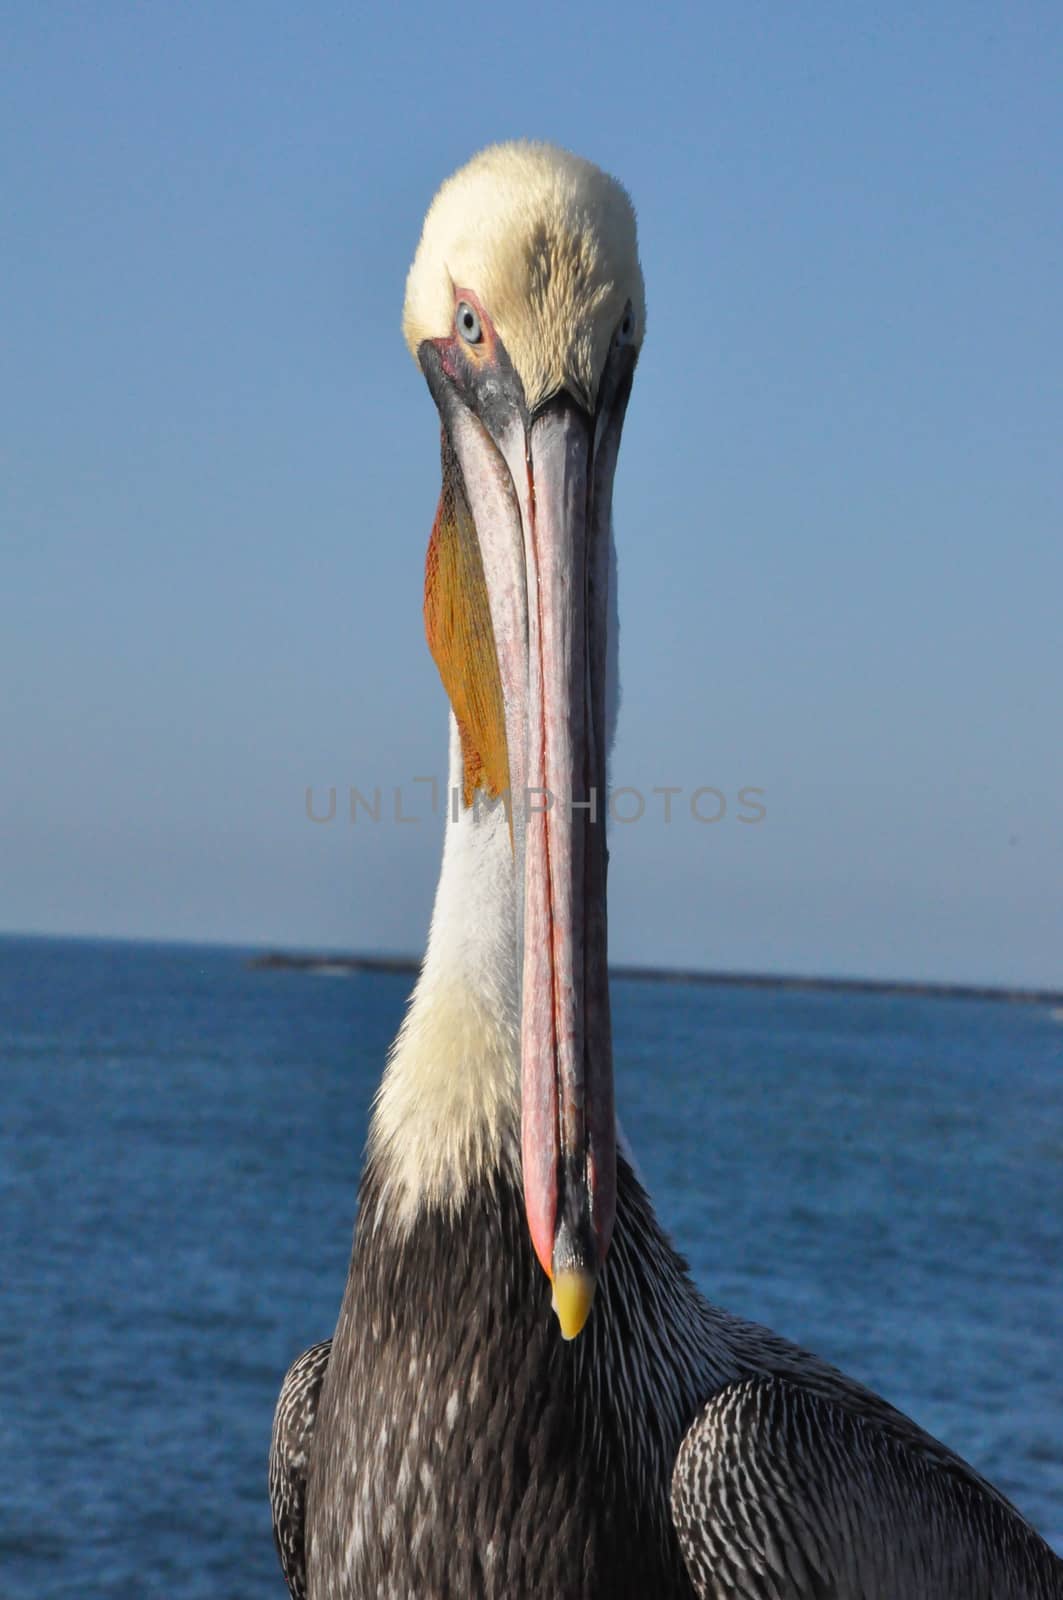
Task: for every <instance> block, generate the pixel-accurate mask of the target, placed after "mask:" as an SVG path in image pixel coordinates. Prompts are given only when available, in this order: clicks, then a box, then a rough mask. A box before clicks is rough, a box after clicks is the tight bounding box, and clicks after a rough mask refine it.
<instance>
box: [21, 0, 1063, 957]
mask: <svg viewBox="0 0 1063 1600" xmlns="http://www.w3.org/2000/svg"><path fill="white" fill-rule="evenodd" d="M0 61H2V65H0V76H2V87H3V93H2V95H0V122H2V139H0V173H2V180H0V181H2V190H3V217H4V221H3V232H2V237H3V244H2V249H0V296H2V302H3V306H4V318H3V333H2V349H0V367H2V371H3V383H2V385H0V408H2V415H0V434H2V439H3V444H2V447H0V448H2V457H0V672H2V682H3V685H4V691H3V695H2V697H0V739H2V744H0V749H2V752H3V781H2V784H0V927H5V928H8V929H11V930H35V931H50V932H75V933H103V934H128V935H144V936H155V937H166V936H176V937H184V938H210V939H234V940H239V941H254V942H270V943H282V944H309V945H326V944H327V945H337V946H349V947H358V948H384V949H393V950H395V949H397V950H417V949H419V948H420V947H421V945H422V943H423V939H424V934H425V929H426V926H427V919H428V914H429V909H430V905H431V895H432V890H433V887H434V881H435V871H436V864H437V859H438V851H439V823H438V822H437V821H433V820H432V819H431V818H427V817H426V818H423V820H422V821H421V822H419V823H417V824H415V825H411V826H400V825H398V824H396V823H395V822H394V821H391V822H387V821H385V820H383V819H382V820H381V822H380V823H379V824H372V823H370V822H368V821H366V820H365V819H363V820H362V821H360V822H359V823H357V824H356V825H354V826H352V825H351V824H350V823H348V822H345V821H344V820H342V811H343V802H344V797H345V794H346V790H347V789H348V787H349V786H350V785H357V786H358V787H360V788H362V789H372V788H373V787H375V786H376V785H380V786H381V787H382V788H383V790H384V797H385V810H386V808H387V806H388V805H389V804H391V800H390V793H389V791H390V790H391V789H392V788H393V787H394V786H399V787H400V788H402V789H403V793H404V796H405V799H404V805H405V808H406V810H407V811H408V812H411V813H413V812H418V811H419V812H421V813H423V812H424V811H425V810H426V804H425V800H424V791H423V790H418V789H416V788H415V787H411V786H410V781H411V779H412V778H413V776H415V775H421V774H428V773H432V772H437V773H440V774H442V773H443V770H444V759H445V702H444V700H443V696H442V691H441V689H440V688H439V685H438V682H437V680H436V677H435V673H434V669H433V667H432V664H431V661H430V659H429V657H428V655H427V652H426V649H425V647H424V642H423V636H422V632H421V619H420V588H421V578H422V565H423V557H424V549H425V545H426V543H427V539H428V534H429V531H430V526H431V520H432V514H433V509H434V503H435V497H436V493H437V487H438V481H437V480H438V461H437V424H436V419H435V415H434V411H433V408H432V405H431V401H430V399H429V397H428V395H427V391H426V390H425V388H424V384H423V381H422V379H421V377H420V375H419V373H418V372H417V370H416V369H415V367H414V366H413V364H412V363H411V362H410V360H409V358H408V356H407V354H406V352H405V349H404V347H403V344H402V341H401V336H400V333H399V315H400V310H401V303H402V293H403V284H404V277H405V272H406V268H407V266H408V263H409V259H410V256H411V254H412V251H413V247H414V244H415V242H416V239H417V235H418V231H419V227H420V222H421V218H422V215H423V213H424V210H425V207H426V206H427V204H428V201H429V200H430V199H431V196H432V193H433V192H434V189H435V188H436V186H437V184H438V183H439V182H440V181H441V180H442V179H443V178H444V177H445V176H446V175H447V174H448V173H449V172H450V171H451V170H453V169H454V168H455V167H456V166H458V165H460V163H461V162H462V161H464V160H465V159H466V158H467V157H468V156H469V155H470V154H471V153H472V152H473V151H475V150H476V149H478V148H479V147H480V146H482V145H484V144H485V143H489V142H491V141H493V140H496V139H500V138H506V137H512V136H516V135H530V136H535V137H546V138H550V139H553V140H555V141H557V142H559V143H562V144H566V145H569V146H570V147H572V148H573V149H576V150H578V151H579V152H580V153H582V154H585V155H587V156H589V157H591V158H592V159H594V160H596V161H598V162H599V163H600V164H601V165H603V166H605V167H606V168H608V169H609V170H610V171H612V172H614V173H615V174H617V175H618V176H619V177H620V178H621V179H622V180H623V181H624V182H625V183H626V185H627V186H628V188H629V190H630V192H631V194H632V196H633V198H634V200H635V203H636V206H637V208H638V213H639V224H640V237H641V249H642V258H643V265H644V269H645V273H646V279H647V287H648V298H649V332H648V337H647V342H646V346H645V350H644V354H643V358H642V361H641V363H640V368H639V373H638V378H637V382H636V388H635V394H634V397H633V400H632V404H631V408H630V411H629V417H628V427H627V432H626V437H625V442H624V448H623V452H622V456H621V465H620V470H619V475H618V483H617V516H616V520H617V534H618V542H619V551H620V573H621V616H622V641H621V668H622V679H623V685H624V706H623V711H622V721H621V735H620V740H619V744H618V749H617V753H616V761H615V777H616V780H617V781H618V782H620V783H624V784H627V785H631V786H634V787H637V788H640V789H641V790H642V791H643V792H644V793H646V794H647V796H648V802H649V803H648V805H647V812H646V815H645V816H644V817H643V819H642V820H641V821H640V822H639V823H638V824H637V825H631V826H628V827H624V828H619V827H618V828H617V829H616V830H615V833H614V839H613V859H612V868H611V887H612V913H611V939H612V949H613V953H614V955H615V957H616V958H617V959H626V960H639V961H647V962H684V963H689V964H693V965H706V966H712V967H731V968H746V969H748V968H757V969H768V970H771V969H778V970H802V971H809V972H836V973H866V974H874V975H891V976H892V975H908V976H915V977H941V978H954V979H972V980H990V981H1007V982H1027V983H1053V982H1059V981H1060V978H1061V973H1063V961H1061V956H1063V825H1061V823H1063V629H1061V627H1060V612H1061V603H1063V537H1061V534H1063V451H1061V448H1060V446H1061V440H1063V386H1061V378H1060V374H1061V372H1063V348H1061V346H1063V336H1061V323H1060V310H1059V305H1060V294H1059V285H1060V283H1061V282H1063V194H1061V188H1063V179H1061V174H1063V117H1061V113H1060V97H1059V83H1060V81H1061V77H1063V13H1061V12H1060V11H1059V8H1058V7H1057V6H1054V5H1048V4H1045V5H1022V4H1018V5H1015V6H1012V7H1007V8H1005V7H1000V6H993V7H990V6H983V5H979V4H977V3H975V4H965V5H963V6H958V5H956V6H953V5H944V4H942V5H938V6H936V7H929V8H928V7H915V6H912V5H907V4H896V5H891V6H889V7H881V8H869V7H854V6H843V5H837V6H830V5H820V4H809V5H804V6H801V7H783V6H762V5H757V4H744V5H741V6H737V5H729V6H726V7H725V6H722V5H709V6H699V7H694V6H690V7H679V8H674V9H669V10H668V11H667V12H658V13H656V14H653V13H651V12H650V11H649V10H648V9H646V8H643V7H639V8H637V9H636V8H635V7H633V6H630V5H623V4H621V5H612V6H610V7H608V8H604V7H601V6H595V5H590V6H588V7H584V8H576V7H573V6H571V5H565V6H561V5H555V4H537V5H536V6H534V7H527V8H520V7H516V8H514V7H512V6H510V7H505V6H487V5H484V4H479V3H474V4H470V5H466V6H463V7H461V8H459V9H457V10H455V9H454V8H440V7H435V6H431V7H430V6H427V5H418V6H409V7H404V8H401V10H390V9H389V10H387V11H385V9H384V8H378V9H377V10H376V12H375V13H374V14H368V15H366V14H362V15H359V13H358V10H357V9H356V8H355V7H353V6H339V5H327V4H320V5H315V6H311V7H305V8H302V9H301V10H297V9H296V8H295V7H294V6H291V5H288V6H279V5H274V4H267V3H261V0H258V3H256V4H254V5H250V4H248V5H235V4H225V5H211V6H207V5H181V6H166V7H164V6H145V5H113V4H110V5H109V4H98V5H94V6H91V7H88V6H86V7H73V6H60V5H47V4H42V5H37V6H15V5H7V6H4V7H3V8H2V10H0ZM308 785H313V786H315V789H316V793H317V794H318V796H319V797H320V798H321V800H322V801H323V799H324V796H325V792H326V790H327V788H328V786H330V785H335V786H337V788H338V790H339V810H340V815H338V816H337V820H336V822H335V823H334V824H331V825H329V826H315V825H313V824H312V823H310V822H309V821H308V820H307V818H306V815H305V791H306V788H307V786H308ZM655 785H657V786H660V785H670V786H677V787H680V788H682V789H683V791H684V794H683V796H682V797H680V799H679V800H678V801H677V802H676V810H675V814H674V816H673V821H672V823H671V824H668V825H666V824H665V823H664V821H663V815H662V812H663V801H661V800H660V799H659V797H658V798H656V799H655V798H654V797H653V796H652V795H651V793H650V791H651V790H652V789H653V787H654V786H655ZM701 786H713V787H714V788H717V789H719V790H721V791H722V792H723V794H724V795H725V797H726V798H727V800H728V812H727V814H726V815H725V816H724V818H723V819H722V821H721V822H720V823H718V824H715V825H704V824H699V823H697V822H695V821H694V820H693V819H692V817H691V816H690V813H689V796H690V794H691V792H692V791H693V790H695V789H697V788H698V787H701ZM743 786H756V787H758V788H760V789H762V790H763V791H764V796H765V804H766V807H767V815H766V817H765V819H764V821H763V822H762V823H761V824H759V825H758V826H748V825H742V824H740V823H739V822H738V820H737V810H738V806H737V793H738V790H739V789H740V788H742V787H743ZM716 804H717V803H716V802H713V801H710V800H703V806H704V808H705V809H706V810H707V811H708V810H709V808H710V807H711V806H713V805H716ZM710 814H711V812H710Z"/></svg>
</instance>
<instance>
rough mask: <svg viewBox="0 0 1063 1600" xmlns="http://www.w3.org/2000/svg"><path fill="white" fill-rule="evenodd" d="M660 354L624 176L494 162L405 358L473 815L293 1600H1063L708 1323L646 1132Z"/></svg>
mask: <svg viewBox="0 0 1063 1600" xmlns="http://www.w3.org/2000/svg"><path fill="white" fill-rule="evenodd" d="M645 323H646V312H645V301H644V295H643V282H642V273H641V269H640V266H639V258H638V248H637V241H636V230H635V217H634V213H633V211H632V207H631V203H630V201H629V199H628V197H627V195H626V193H625V191H624V190H623V189H622V188H621V186H620V185H619V184H618V183H617V182H615V181H614V180H613V179H612V178H610V177H608V176H606V175H605V174H604V173H603V172H601V171H599V170H598V169H597V168H596V167H594V166H592V165H591V164H589V163H588V162H586V161H583V160H579V159H577V158H576V157H575V156H572V155H569V154H567V153H565V152H564V151H561V150H558V149H555V148H553V147H551V146H548V145H542V144H526V143H515V144H505V145H498V146H495V147H493V148H491V149H488V150H486V151H484V152H483V153H481V154H480V155H478V156H477V157H476V158H475V159H474V160H472V161H471V162H470V163H469V164H468V165H467V166H465V167H464V168H462V170H461V171H459V172H458V173H457V174H456V175H455V176H454V177H452V178H451V179H450V180H449V181H448V182H447V183H445V184H444V185H443V187H442V189H441V190H440V191H439V193H438V195H437V196H436V198H435V200H434V201H433V203H432V206H431V208H430V210H429V212H428V214H427V217H426V219H425V222H424V227H423V231H422V234H421V238H420V243H419V245H418V247H417V251H416V254H415V257H414V261H413V265H412V267H411V269H410V273H409V278H408V282H407V290H406V302H405V311H404V319H403V325H404V332H405V336H406V341H407V343H408V345H409V348H410V351H411V353H412V354H413V356H414V358H415V360H416V361H417V362H418V364H419V365H420V367H421V369H422V371H423V373H424V376H425V378H426V379H427V382H428V387H429V389H430V391H431V394H432V397H433V399H434V401H435V403H436V406H437V408H438V411H439V416H440V421H441V439H442V493H441V496H440V500H439V508H438V511H437V513H436V517H435V523H434V526H433V529H432V534H431V540H430V543H429V547H428V558H427V567H426V581H425V596H424V611H425V625H426V632H427V636H428V644H429V647H430V649H431V652H432V655H433V656H434V658H435V662H436V664H437V667H438V670H439V673H440V675H441V678H442V681H443V684H444V686H445V689H446V692H447V695H448V698H449V702H450V707H451V715H450V747H449V759H450V783H451V788H452V791H453V792H454V793H455V795H456V801H455V804H454V806H453V808H450V807H448V813H449V815H448V820H447V827H446V835H445V842H444V849H443V862H442V870H441V875H440V879H439V886H438V890H437V893H436V899H435V906H434V910H433V915H432V921H431V931H430V935H429V941H428V948H427V952H426V955H425V959H424V963H423V966H422V969H421V972H420V976H419V979H418V982H417V984H416V987H415V990H414V993H413V996H412V998H411V1001H410V1005H409V1009H408V1012H407V1015H406V1017H405V1020H404V1022H403V1024H402V1028H401V1031H400V1033H399V1035H398V1038H397V1040H396V1042H395V1044H394V1047H393V1049H392V1051H391V1054H390V1057H389V1059H388V1062H387V1066H386V1070H385V1072H384V1076H383V1081H382V1083H381V1085H380V1089H379V1092H378V1094H377V1097H376V1101H375V1105H374V1109H373V1115H372V1123H371V1129H370V1134H369V1139H368V1145H367V1151H366V1157H365V1164H364V1169H363V1172H362V1178H361V1186H360V1193H359V1208H358V1218H357V1224H356V1228H355V1236H354V1245H353V1251H352V1255H351V1261H350V1269H349V1273H348V1277H347V1284H346V1289H345V1293H344V1296H343V1303H342V1307H341V1310H340V1314H339V1320H338V1322H337V1325H336V1329H335V1332H334V1334H333V1336H332V1339H331V1341H325V1342H324V1343H323V1344H319V1345H315V1346H314V1347H313V1348H312V1349H311V1350H309V1351H307V1352H306V1353H305V1355H303V1356H301V1357H300V1358H299V1360H298V1361H297V1362H296V1363H295V1365H294V1366H293V1367H292V1369H291V1371H290V1372H289V1374H288V1376H287V1378H286V1379H285V1383H284V1386H283V1389H282V1391H281V1396H280V1400H279V1402H278V1406H277V1412H276V1418H275V1422H274V1430H273V1439H272V1446H271V1452H270V1491H271V1503H272V1509H273V1518H274V1531H275V1535H276V1541H277V1545H278V1549H279V1552H280V1557H281V1563H282V1566H283V1569H284V1573H285V1577H286V1580H287V1583H288V1587H289V1589H290V1592H291V1594H292V1595H293V1596H295V1597H297V1600H303V1597H306V1596H308V1597H309V1600H389V1597H390V1600H410V1597H412V1596H416V1597H418V1600H459V1597H460V1600H467V1597H482V1600H503V1597H504V1600H635V1597H638V1600H679V1597H686V1600H690V1597H692V1596H695V1595H696V1596H700V1597H702V1600H708V1597H713V1600H722V1597H724V1596H727V1597H732V1600H733V1597H737V1600H747V1597H748V1600H754V1597H755V1600H813V1597H815V1600H1035V1597H1048V1596H1054V1597H1057V1600H1058V1597H1063V1562H1061V1561H1060V1560H1059V1559H1058V1558H1057V1557H1056V1556H1055V1555H1054V1554H1053V1552H1052V1551H1051V1550H1050V1549H1049V1547H1048V1545H1047V1544H1046V1543H1045V1542H1044V1541H1043V1540H1042V1539H1041V1538H1040V1537H1039V1536H1038V1534H1037V1533H1036V1532H1035V1531H1034V1530H1033V1528H1032V1527H1030V1525H1029V1524H1028V1523H1027V1522H1026V1521H1024V1519H1023V1518H1022V1516H1021V1515H1020V1514H1019V1512H1018V1511H1017V1510H1016V1509H1015V1508H1014V1507H1013V1506H1012V1505H1011V1504H1009V1502H1008V1501H1007V1500H1006V1499H1005V1498H1004V1496H1003V1495H1002V1494H1000V1493H999V1492H998V1491H997V1490H996V1489H994V1488H993V1487H992V1486H991V1485H990V1484H988V1483H987V1482H986V1481H985V1480H984V1479H983V1478H981V1477H980V1476H979V1475H978V1473H977V1472H975V1471H974V1469H973V1468H972V1467H970V1466H968V1465H967V1464H966V1463H965V1462H964V1461H962V1460H961V1459H960V1458H959V1457H958V1456H956V1455H954V1454H953V1452H952V1451H951V1450H949V1449H947V1448H946V1447H945V1446H944V1445H942V1444H939V1443H938V1442H937V1441H936V1440H935V1439H933V1438H931V1437H930V1436H929V1435H928V1434H926V1433H924V1432H923V1431H922V1429H920V1428H919V1427H918V1426H917V1425H916V1424H915V1423H914V1422H911V1421H909V1420H908V1418H907V1417H905V1416H903V1415H902V1414H901V1413H900V1412H898V1411H896V1410H894V1409H893V1407H892V1406H890V1405H888V1404H887V1403H886V1402H885V1401H884V1400H882V1399H879V1397H878V1396H877V1395H875V1394H872V1393H871V1392H869V1391H868V1390H867V1389H864V1388H862V1387H861V1386H860V1385H859V1384H858V1383H855V1382H853V1381H851V1380H850V1379H849V1378H846V1377H845V1376H843V1375H842V1374H841V1373H840V1372H838V1371H836V1370H835V1369H834V1368H833V1367H831V1366H829V1365H827V1364H826V1363H825V1362H824V1361H822V1360H820V1359H818V1358H817V1357H816V1356H814V1355H810V1354H808V1353H806V1352H805V1351H803V1350H801V1349H799V1348H797V1347H796V1346H794V1345H792V1344H790V1343H788V1342H787V1341H786V1340H784V1339H782V1338H780V1337H778V1336H777V1335H776V1334H774V1333H771V1332H769V1331H768V1330H766V1329H764V1328H761V1327H758V1326H755V1325H753V1324H751V1323H748V1322H745V1321H743V1320H741V1319H740V1318H738V1317H736V1316H733V1315H731V1314H730V1313H728V1312H726V1311H723V1310H720V1309H718V1308H717V1307H716V1306H714V1305H711V1304H709V1303H708V1302H707V1301H706V1300H705V1299H704V1298H703V1297H702V1295H701V1294H700V1293H699V1291H698V1290H697V1289H696V1288H695V1286H694V1284H693V1282H692V1281H691V1278H690V1275H689V1273H688V1270H687V1267H686V1264H685V1262H684V1261H683V1260H682V1258H681V1257H680V1256H679V1255H678V1254H677V1253H676V1251H675V1249H674V1248H673V1247H672V1245H671V1243H670V1242H669V1240H668V1238H667V1236H666V1234H665V1233H664V1231H663V1230H662V1228H661V1225H660V1224H659V1222H658V1221H657V1217H656V1215H655V1212H654V1210H653V1206H652V1205H651V1203H650V1200H649V1198H648V1196H647V1194H646V1192H645V1189H644V1188H643V1186H642V1184H641V1182H640V1180H639V1178H638V1176H637V1174H636V1169H635V1167H634V1164H633V1160H632V1157H631V1155H630V1153H629V1151H628V1148H627V1146H626V1144H625V1142H624V1141H623V1139H622V1138H621V1137H620V1136H619V1134H618V1132H617V1122H616V1114H615V1111H614V1103H613V1079H612V1045H611V1036H610V1015H609V987H608V980H607V966H606V855H607V853H606V843H605V828H604V806H603V798H602V797H603V796H604V793H605V784H606V762H607V757H608V753H609V750H610V747H611V743H612V739H613V732H614V727H615V722H616V714H617V699H618V693H617V667H616V660H617V657H616V643H617V621H616V576H615V572H616V566H615V555H614V547H613V536H612V485H613V472H614V467H615V464H616V459H617V450H618V447H619V443H620V433H621V428H622V425H623V421H624V412H625V408H626V404H627V399H628V394H629V391H630V388H631V382H632V376H633V373H634V370H635V364H636V361H637V359H638V354H639V349H640V347H641V344H642V340H643V333H644V329H645ZM672 331H673V336H674V337H682V336H683V330H682V326H681V324H680V325H678V326H675V327H674V328H673V330H672ZM972 1403H977V1397H973V1399H972Z"/></svg>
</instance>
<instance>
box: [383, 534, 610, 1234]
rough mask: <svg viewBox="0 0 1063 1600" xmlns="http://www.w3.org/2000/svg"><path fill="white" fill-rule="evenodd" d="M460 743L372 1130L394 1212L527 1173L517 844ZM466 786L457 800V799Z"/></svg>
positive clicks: (453, 1198)
mask: <svg viewBox="0 0 1063 1600" xmlns="http://www.w3.org/2000/svg"><path fill="white" fill-rule="evenodd" d="M609 543H610V562H609V589H610V594H609V642H608V651H607V664H606V688H605V706H606V749H607V751H610V752H611V750H612V745H613V738H614V735H615V732H616V720H617V711H618V707H619V702H620V686H619V677H618V673H617V643H618V639H619V633H620V625H619V620H618V617H617V582H616V545H615V543H614V541H613V538H612V533H611V531H610V539H609ZM463 779H464V764H463V760H462V753H461V740H460V737H459V735H458V729H457V724H456V723H455V721H454V717H453V715H451V718H450V761H449V779H448V783H447V797H446V804H445V810H446V816H447V824H446V837H445V840H444V845H443V865H442V869H441V871H440V874H439V884H438V887H437V889H436V899H435V906H434V909H433V911H432V928H431V932H430V933H429V936H428V950H427V952H426V954H425V958H424V964H423V966H422V968H421V975H420V977H419V978H418V980H417V985H416V987H415V989H414V991H413V996H412V998H411V1000H410V1006H409V1010H408V1011H407V1013H406V1017H405V1020H404V1021H403V1024H402V1027H401V1028H400V1030H399V1035H398V1038H397V1039H396V1040H395V1043H394V1045H393V1046H392V1050H391V1055H390V1056H389V1058H388V1065H387V1069H386V1071H385V1073H384V1078H383V1081H382V1083H381V1085H380V1089H379V1091H378V1094H377V1098H376V1105H375V1108H374V1111H373V1120H372V1125H371V1127H370V1132H369V1148H370V1155H371V1157H372V1158H373V1159H374V1162H375V1164H376V1166H377V1171H378V1175H379V1178H380V1181H381V1182H382V1183H384V1184H385V1185H386V1186H387V1187H388V1190H389V1207H387V1208H384V1207H381V1208H379V1210H378V1212H377V1215H382V1214H384V1212H385V1211H389V1212H390V1215H391V1216H392V1217H393V1218H394V1220H395V1221H396V1222H397V1223H398V1224H399V1225H400V1226H402V1225H406V1226H408V1225H409V1223H410V1222H412V1220H413V1218H414V1217H415V1216H416V1215H417V1212H418V1210H419V1209H420V1208H421V1207H422V1206H424V1205H437V1206H447V1207H457V1206H458V1205H460V1204H461V1201H462V1200H463V1199H464V1197H465V1194H466V1192H467V1190H468V1187H469V1184H470V1181H471V1180H472V1179H473V1177H474V1176H475V1175H476V1174H478V1173H481V1172H485V1171H492V1170H499V1169H501V1170H502V1171H504V1172H507V1173H511V1174H512V1175H513V1177H514V1178H515V1180H516V1181H517V1182H519V1181H520V1171H521V1168H520V984H519V978H518V973H517V938H516V934H517V903H516V879H515V874H514V870H513V846H512V841H511V836H510V830H509V824H508V822H507V819H506V815H505V812H504V810H503V807H502V805H501V803H498V804H496V805H494V806H491V805H488V804H487V803H486V802H485V800H484V797H483V795H482V794H478V795H477V797H476V802H475V804H474V805H473V806H471V807H470V808H468V809H466V808H465V807H464V806H463V805H462V804H461V798H460V797H461V794H462V790H463ZM455 793H456V794H457V795H458V797H459V798H458V804H457V807H456V808H455V806H454V804H453V796H454V795H455Z"/></svg>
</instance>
